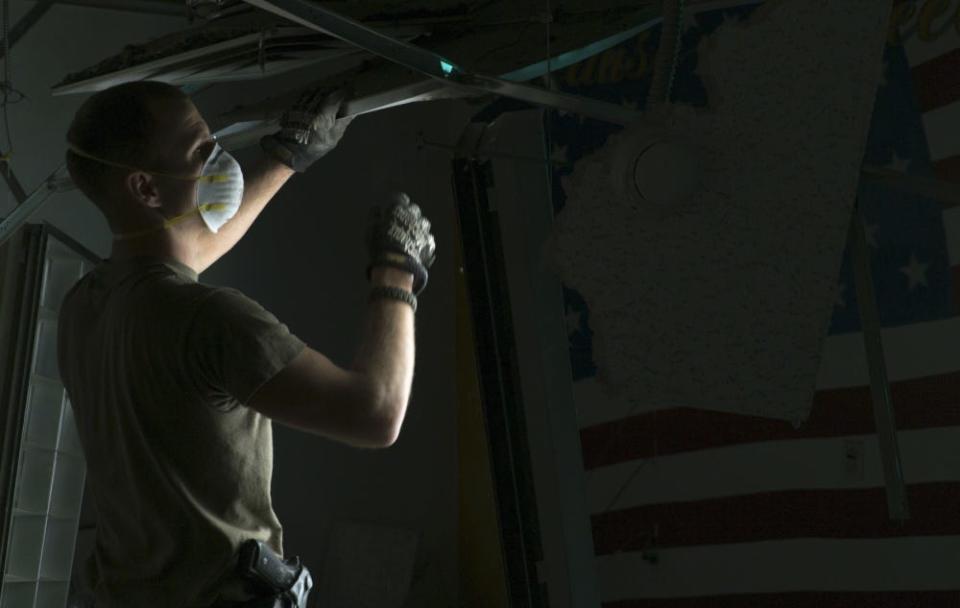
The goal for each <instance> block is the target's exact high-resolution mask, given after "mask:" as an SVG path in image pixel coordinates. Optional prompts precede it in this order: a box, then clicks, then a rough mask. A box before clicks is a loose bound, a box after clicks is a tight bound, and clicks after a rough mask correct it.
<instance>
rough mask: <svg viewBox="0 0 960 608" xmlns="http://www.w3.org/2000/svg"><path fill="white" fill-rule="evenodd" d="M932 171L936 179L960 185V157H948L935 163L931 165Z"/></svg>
mask: <svg viewBox="0 0 960 608" xmlns="http://www.w3.org/2000/svg"><path fill="white" fill-rule="evenodd" d="M933 171H934V173H935V174H936V176H937V179H942V180H943V181H945V182H951V183H954V184H960V156H950V157H948V158H942V159H940V160H938V161H936V162H935V163H933Z"/></svg>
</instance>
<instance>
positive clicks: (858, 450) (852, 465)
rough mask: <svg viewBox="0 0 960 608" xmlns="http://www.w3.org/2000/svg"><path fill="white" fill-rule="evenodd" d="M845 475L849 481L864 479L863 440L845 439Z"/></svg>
mask: <svg viewBox="0 0 960 608" xmlns="http://www.w3.org/2000/svg"><path fill="white" fill-rule="evenodd" d="M843 473H844V476H845V477H846V478H847V479H850V480H862V479H863V440H862V439H845V440H844V441H843Z"/></svg>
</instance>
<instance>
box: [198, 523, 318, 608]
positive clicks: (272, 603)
mask: <svg viewBox="0 0 960 608" xmlns="http://www.w3.org/2000/svg"><path fill="white" fill-rule="evenodd" d="M237 572H238V573H239V574H240V576H241V577H243V579H244V580H246V581H247V582H248V583H249V584H250V587H251V588H252V589H254V590H255V592H256V593H259V594H262V595H261V596H260V597H257V598H254V599H251V600H247V601H243V602H228V601H220V602H218V603H216V604H214V607H213V608H307V598H308V597H309V595H310V590H311V589H312V588H313V577H311V576H310V570H309V569H308V568H307V567H306V566H304V565H303V564H302V563H300V558H299V557H297V556H294V557H291V558H288V559H281V558H280V556H279V555H277V553H276V552H275V551H274V550H273V549H271V548H270V547H269V546H268V545H267V544H265V543H263V542H262V541H259V540H256V539H254V538H251V539H248V540H246V541H244V543H243V544H242V545H240V551H239V554H238V559H237Z"/></svg>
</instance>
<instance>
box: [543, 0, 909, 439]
mask: <svg viewBox="0 0 960 608" xmlns="http://www.w3.org/2000/svg"><path fill="white" fill-rule="evenodd" d="M890 11H891V0H884V1H880V0H844V1H843V2H837V1H836V0H788V1H773V0H771V1H770V2H768V3H767V4H765V5H764V6H763V7H761V8H759V9H758V10H757V11H756V12H755V13H754V14H753V16H752V17H751V18H750V19H749V20H748V21H745V22H743V23H740V24H732V23H726V24H724V25H722V26H721V27H720V28H719V29H718V30H717V31H716V32H715V33H714V35H712V36H710V37H709V38H706V39H704V41H703V43H702V44H703V45H704V46H702V47H701V48H700V49H699V51H700V57H701V62H700V68H699V72H700V75H701V77H702V79H703V80H704V83H705V85H706V86H707V91H708V96H709V100H710V107H709V109H708V110H695V109H694V108H692V107H689V106H679V105H678V106H666V107H663V108H662V109H661V111H660V112H659V113H658V114H657V115H656V116H653V115H647V117H646V118H647V119H648V121H652V122H653V123H654V124H657V125H660V126H661V127H662V128H663V129H664V131H665V132H666V133H669V137H668V138H667V139H668V140H669V141H672V142H686V143H687V144H689V145H692V150H695V152H694V153H691V154H687V155H686V156H685V155H684V154H680V153H678V152H677V151H678V150H681V149H682V146H680V147H677V146H672V147H668V148H666V152H664V153H661V154H659V155H658V156H657V158H655V159H653V160H652V161H651V160H649V159H648V160H647V164H646V165H643V164H641V165H640V166H641V167H644V166H645V167H646V169H645V175H646V176H647V177H646V178H642V179H649V178H650V175H651V172H650V167H651V166H650V163H651V162H653V163H655V165H654V168H657V167H659V168H661V169H662V172H663V173H664V175H667V176H670V175H674V176H675V177H678V178H679V179H680V182H681V185H684V184H688V183H689V180H690V176H691V175H694V174H695V175H697V176H698V180H697V181H698V188H697V190H696V191H694V193H693V194H690V193H689V192H688V193H687V194H688V196H687V198H685V199H682V200H680V199H678V198H677V197H681V196H683V194H684V190H683V188H673V189H671V188H670V187H667V186H664V184H653V183H651V184H650V188H651V190H650V191H651V192H656V193H659V194H660V195H664V196H673V197H674V199H673V200H671V201H669V202H663V201H660V202H658V203H653V202H651V201H650V200H648V199H644V198H641V197H639V196H638V194H637V187H636V185H635V184H634V181H633V180H634V179H635V178H634V161H635V159H636V158H637V157H638V155H639V154H640V153H641V151H642V150H644V149H646V147H647V146H648V145H649V143H650V141H651V134H650V133H651V131H650V129H648V128H642V129H641V128H639V127H635V128H634V127H632V128H627V129H625V130H624V131H622V132H621V133H619V134H616V135H612V136H611V137H610V138H609V139H608V140H607V145H606V146H604V147H603V148H602V149H601V150H600V151H598V152H597V153H595V154H594V155H593V156H591V157H587V158H584V159H582V160H581V161H580V162H578V163H577V166H576V168H575V170H574V173H573V174H572V175H570V176H569V177H567V178H564V182H563V186H564V189H565V191H566V194H567V203H566V206H565V207H564V208H563V210H562V211H561V212H560V213H559V214H558V216H557V218H556V223H555V227H554V230H555V232H554V234H553V236H552V239H551V242H550V243H549V244H548V246H547V249H546V250H545V253H546V254H547V257H548V259H549V260H550V262H551V263H552V265H553V267H554V270H555V271H556V272H557V273H558V274H559V275H560V276H561V277H562V279H563V280H564V282H565V283H567V284H568V285H571V286H573V287H575V288H576V289H577V290H578V291H579V292H580V293H581V294H582V295H583V296H584V298H585V299H586V300H587V304H588V306H589V309H590V310H591V315H592V320H591V326H592V329H593V330H594V333H595V336H594V337H595V353H594V358H595V361H596V363H597V366H598V368H599V372H598V381H599V382H600V383H601V385H602V386H603V387H604V390H605V391H606V392H607V395H608V396H609V397H614V398H617V399H622V400H624V401H626V402H629V403H630V404H631V410H632V411H634V412H636V411H643V410H654V409H661V408H665V407H696V408H704V409H711V410H720V411H727V412H734V413H743V414H751V415H757V416H764V417H769V418H775V419H781V420H788V421H790V422H793V423H794V424H800V423H802V422H803V421H804V420H805V419H806V418H807V416H808V414H809V411H810V407H811V404H812V399H813V393H814V387H815V382H816V376H817V371H818V367H819V359H820V352H821V347H822V344H823V341H824V338H825V336H826V332H827V329H828V326H829V322H830V315H831V312H832V310H833V305H834V302H835V301H836V297H837V293H836V291H837V276H838V275H839V272H840V266H841V262H842V256H843V251H844V245H845V241H846V234H847V228H848V225H849V221H850V218H851V214H852V210H853V204H854V202H855V198H856V194H857V185H858V181H859V174H860V166H861V161H862V158H863V154H864V150H865V148H866V141H867V134H868V130H869V126H870V117H871V114H872V109H873V102H874V98H875V94H876V91H877V85H878V83H879V82H880V79H881V71H882V54H883V53H882V51H883V45H884V40H885V34H886V26H887V23H888V19H889V16H890ZM678 145H679V144H678ZM685 157H689V158H691V159H696V163H695V165H698V166H699V170H697V171H695V172H693V173H691V172H690V170H689V167H690V164H689V163H683V162H682V161H681V162H679V163H678V161H677V159H682V158H685ZM639 173H640V174H643V173H644V171H640V172H639ZM641 177H642V176H641ZM666 181H667V182H669V179H667V180H666ZM668 185H669V184H668ZM641 187H642V186H641ZM648 195H649V192H648Z"/></svg>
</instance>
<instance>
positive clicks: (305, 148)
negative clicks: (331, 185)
mask: <svg viewBox="0 0 960 608" xmlns="http://www.w3.org/2000/svg"><path fill="white" fill-rule="evenodd" d="M346 97H347V91H346V89H336V90H333V91H331V90H330V89H329V88H328V87H320V88H317V89H311V90H308V91H306V92H304V93H303V94H302V95H301V96H300V99H298V100H297V102H296V103H295V104H293V106H291V107H290V109H288V110H287V111H286V112H284V113H283V115H282V116H281V117H280V130H279V131H277V132H276V133H273V134H271V135H264V136H263V137H262V138H260V147H262V148H263V150H264V152H266V153H267V154H269V155H270V156H272V157H273V158H276V159H277V160H279V161H280V162H282V163H283V164H285V165H287V166H288V167H290V168H291V169H293V170H294V171H296V172H297V173H303V172H304V171H306V170H307V169H308V168H310V165H312V164H313V163H315V162H316V161H318V160H320V159H321V158H323V157H324V156H326V154H327V153H328V152H330V151H331V150H333V149H334V148H336V147H337V144H338V143H340V139H341V138H342V137H343V134H344V132H345V131H346V130H347V127H348V126H349V125H350V123H351V122H353V119H354V118H356V116H351V117H349V118H337V112H339V111H340V106H341V105H342V104H343V101H344V100H345V99H346Z"/></svg>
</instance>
